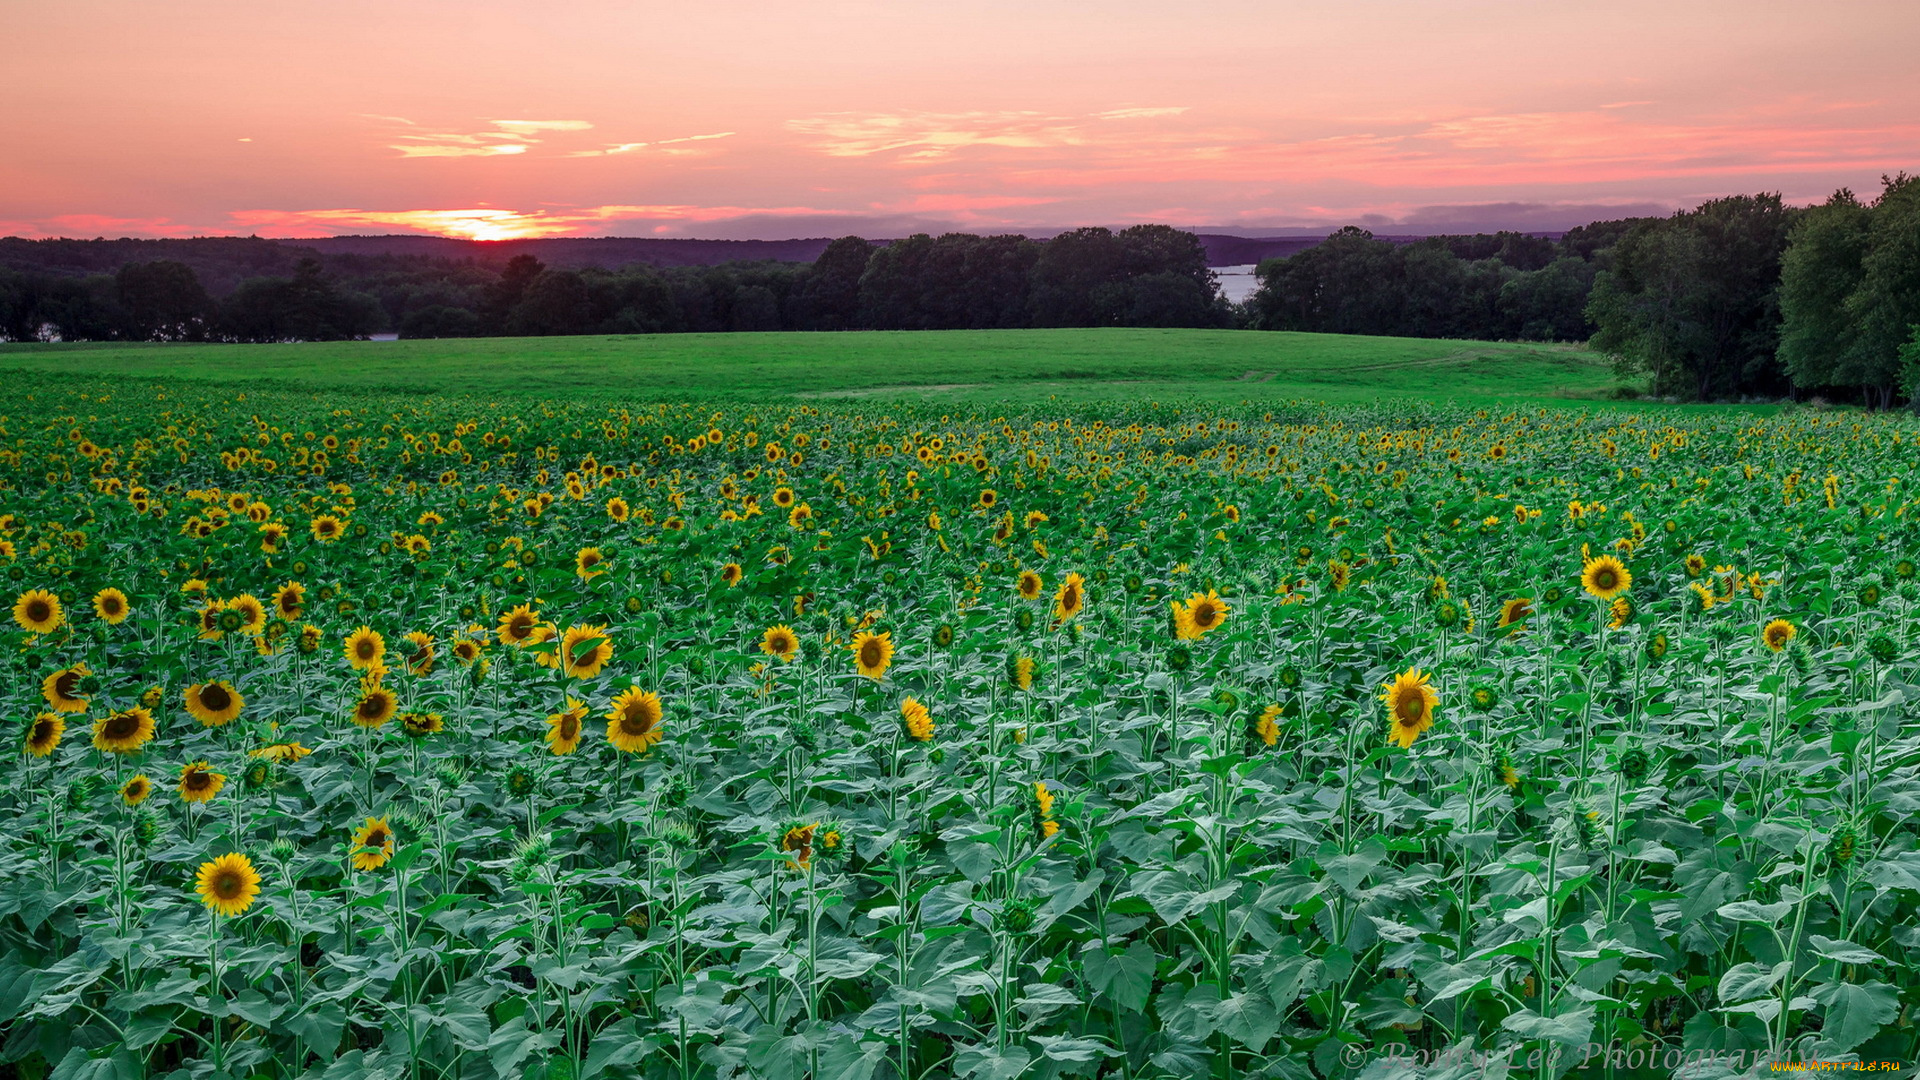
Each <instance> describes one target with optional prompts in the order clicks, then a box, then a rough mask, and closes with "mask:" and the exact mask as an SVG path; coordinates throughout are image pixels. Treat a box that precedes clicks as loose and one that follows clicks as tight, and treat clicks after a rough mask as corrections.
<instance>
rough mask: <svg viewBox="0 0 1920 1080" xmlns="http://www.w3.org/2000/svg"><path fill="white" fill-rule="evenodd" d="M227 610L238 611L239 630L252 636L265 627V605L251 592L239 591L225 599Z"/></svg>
mask: <svg viewBox="0 0 1920 1080" xmlns="http://www.w3.org/2000/svg"><path fill="white" fill-rule="evenodd" d="M227 610H228V611H237V612H239V613H240V620H241V621H240V632H241V633H243V634H246V635H248V636H254V635H257V634H259V633H260V631H262V630H265V629H266V628H267V606H266V605H265V604H262V603H261V602H260V598H259V597H257V596H255V595H253V594H252V593H241V594H240V595H239V596H236V597H234V598H233V599H231V600H229V601H227Z"/></svg>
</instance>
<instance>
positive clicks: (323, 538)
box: [309, 514, 346, 544]
mask: <svg viewBox="0 0 1920 1080" xmlns="http://www.w3.org/2000/svg"><path fill="white" fill-rule="evenodd" d="M309 529H310V530H311V531H312V532H313V538H314V539H315V540H318V541H320V542H321V543H323V544H331V543H333V542H334V541H335V540H338V539H340V537H341V536H342V535H343V534H344V533H345V532H346V526H345V525H343V524H342V523H341V521H340V519H339V518H337V517H334V516H333V515H332V514H321V515H320V516H319V517H317V518H314V519H313V523H312V525H310V526H309Z"/></svg>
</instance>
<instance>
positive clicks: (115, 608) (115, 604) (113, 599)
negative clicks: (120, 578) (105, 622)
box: [100, 596, 120, 615]
mask: <svg viewBox="0 0 1920 1080" xmlns="http://www.w3.org/2000/svg"><path fill="white" fill-rule="evenodd" d="M100 610H101V611H104V612H106V613H107V614H109V615H118V614H119V613H120V598H119V597H117V596H103V597H101V598H100Z"/></svg>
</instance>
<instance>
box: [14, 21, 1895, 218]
mask: <svg viewBox="0 0 1920 1080" xmlns="http://www.w3.org/2000/svg"><path fill="white" fill-rule="evenodd" d="M656 7H657V6H653V5H633V4H629V3H617V2H613V0H587V2H581V3H573V4H567V5H542V4H533V3H530V2H524V0H489V2H480V3H464V2H463V3H455V2H453V0H419V2H413V3H408V4H405V5H392V4H379V3H373V2H371V0H345V2H342V3H339V4H334V5H328V6H326V7H324V8H310V7H309V8H302V7H277V6H267V7H263V6H261V5H249V4H243V3H238V2H230V0H188V2H186V3H182V4H176V5H149V4H136V3H133V2H131V0H67V2H63V3H59V4H32V5H27V4H19V5H13V6H12V8H11V9H10V10H9V11H8V13H7V14H6V16H5V17H4V25H5V26H6V28H7V29H8V30H10V31H12V33H11V35H10V36H11V37H12V38H13V39H14V40H19V41H40V42H77V43H82V44H81V45H80V46H79V47H76V48H65V47H62V48H44V49H25V50H16V51H15V52H14V53H13V54H12V55H10V57H9V61H8V63H7V64H6V65H5V67H4V69H0V87H4V89H5V95H6V100H7V101H8V103H9V108H8V109H7V110H6V112H5V115H4V118H3V119H0V127H3V128H4V131H5V135H6V144H7V145H8V146H10V147H13V148H15V149H14V151H13V152H10V153H8V154H6V155H4V156H3V157H0V235H3V234H15V235H21V236H29V237H43V236H89V237H90V236H95V235H133V236H182V235H202V234H232V233H240V234H245V233H258V234H260V235H271V236H289V237H312V236H326V235H337V234H346V233H374V232H410V233H427V234H438V235H444V236H455V237H463V238H471V239H481V240H498V239H511V238H522V237H542V236H563V235H582V236H603V235H661V236H713V237H767V238H775V237H787V236H807V235H811V236H820V235H834V234H842V233H847V232H862V233H865V234H868V235H875V236H881V235H900V234H902V233H904V232H908V231H914V230H919V229H926V230H930V231H936V232H937V231H942V230H946V229H964V230H967V231H1020V230H1026V231H1036V230H1047V229H1052V228H1061V227H1071V226H1075V225H1080V224H1108V225H1125V224H1130V223H1134V222H1141V221H1161V222H1168V223H1172V224H1179V225H1189V226H1204V225H1212V226H1225V227H1236V228H1242V229H1262V228H1276V229H1278V228H1290V227H1294V228H1313V227H1332V226H1338V225H1340V224H1345V223H1348V222H1356V223H1363V224H1368V225H1370V226H1372V227H1375V228H1381V227H1389V228H1390V227H1392V226H1395V225H1400V226H1405V227H1409V228H1423V227H1432V228H1439V227H1483V226H1492V225H1498V224H1510V225H1514V226H1517V227H1523V228H1553V227H1565V226H1566V225H1569V224H1573V223H1578V222H1580V221H1585V220H1590V219H1592V218H1595V217H1599V216H1620V215H1622V214H1627V213H1646V212H1663V211H1665V210H1668V209H1671V208H1674V207H1678V206H1682V205H1691V204H1693V203H1695V202H1697V201H1699V200H1701V199H1704V198H1708V197H1712V196H1715V195H1720V194H1727V193H1734V192H1749V191H1759V190H1777V191H1781V192H1783V193H1784V194H1785V195H1786V196H1787V197H1788V199H1789V200H1791V201H1797V202H1807V201H1812V200H1816V199H1820V198H1823V197H1825V196H1826V195H1827V194H1828V193H1829V192H1831V191H1832V190H1833V189H1834V188H1836V187H1839V186H1842V185H1848V186H1852V187H1854V188H1856V189H1862V190H1865V189H1870V188H1873V187H1875V186H1876V185H1877V182H1878V177H1879V176H1880V174H1881V173H1884V172H1894V171H1898V170H1901V169H1906V170H1909V171H1911V170H1913V169H1915V168H1916V167H1920V119H1916V118H1920V80H1915V79H1913V78H1912V74H1913V72H1912V60H1911V57H1912V56H1913V55H1914V50H1915V49H1916V48H1917V47H1920V14H1916V9H1915V8H1914V7H1913V6H1912V5H1911V4H1909V3H1904V2H1891V0H1889V2H1880V0H1869V2H1863V3H1858V4H1853V5H1849V6H1847V7H1846V8H1845V9H1844V12H1840V11H1836V10H1835V9H1833V8H1831V7H1829V6H1825V5H1817V4H1814V3H1811V2H1808V0H1785V2H1781V3H1775V4H1770V5H1764V6H1759V7H1756V6H1754V5H1751V4H1743V3H1722V2H1718V0H1714V2H1698V3H1681V4H1674V3H1661V4H1655V3H1642V2H1632V3H1622V4H1613V5H1607V6H1606V9H1605V10H1604V11H1602V10H1601V9H1600V8H1598V7H1595V6H1591V5H1546V4H1533V3H1521V2H1517V0H1514V2H1495V0H1474V2H1464V3H1441V2H1439V0H1378V2H1373V3H1367V4H1342V5H1336V4H1331V3H1328V4H1306V5H1286V6H1282V5H1273V4H1268V3H1253V2H1228V3H1223V4H1219V5H1214V6H1212V7H1210V8H1208V9H1207V10H1206V11H1205V12H1204V13H1202V12H1199V11H1197V10H1193V9H1187V8H1183V7H1181V6H1179V5H1162V4H1151V3H1146V2H1143V0H1122V2H1117V3H1113V4H1108V5H1101V6H1098V7H1095V6H1092V5H1082V4H1078V3H1064V2H1060V3H1050V4H1042V5H1033V4H1016V3H1013V2H1011V0H1004V2H1002V0H968V2H964V3H941V4H935V3H921V2H902V3H889V4H880V3H869V2H864V0H839V2H829V3H817V4H803V5H790V6H782V7H774V6H762V5H747V4H739V3H720V4H705V5H672V6H668V7H666V8H665V9H655V8H656Z"/></svg>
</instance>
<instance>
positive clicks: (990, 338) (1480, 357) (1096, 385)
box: [0, 329, 1616, 403]
mask: <svg viewBox="0 0 1920 1080" xmlns="http://www.w3.org/2000/svg"><path fill="white" fill-rule="evenodd" d="M6 371H16V372H18V371H38V372H64V373H71V374H80V375H102V376H109V377H112V376H122V375H131V376H151V375H161V374H165V375H170V376H176V377H181V378H188V379H199V380H211V381H216V382H223V383H224V382H272V383H279V384H290V385H294V386H300V387H316V388H335V389H349V388H351V389H361V390H394V391H402V392H422V391H447V392H465V393H480V394H486V393H507V392H528V393H535V394H542V395H547V394H566V395H569V396H573V395H577V394H582V393H587V394H592V393H601V392H604V393H610V394H618V395H622V396H631V395H634V394H642V395H651V394H656V393H659V394H670V395H700V396H720V397H731V398H739V397H761V396H767V395H789V394H792V395H823V396H824V395H854V394H857V395H862V396H866V395H889V396H891V395H899V394H907V395H918V394H929V393H935V394H940V395H945V396H951V397H954V398H955V399H961V400H982V399H986V400H993V399H1005V398H1034V397H1044V396H1047V395H1057V396H1059V397H1060V398H1062V399H1068V400H1095V399H1103V398H1139V397H1142V396H1148V395H1151V396H1155V397H1167V396H1176V397H1193V398H1203V399H1209V400H1223V401H1224V400H1240V399H1243V398H1245V399H1267V400H1274V399H1288V398H1314V399H1319V400H1325V401H1352V402H1360V401H1370V400H1374V399H1377V398H1395V399H1405V398H1427V399H1434V400H1438V401H1446V400H1455V401H1459V402H1463V403H1466V402H1482V401H1491V400H1510V401H1539V400H1552V399H1586V400H1594V399H1600V398H1604V397H1606V396H1607V395H1608V392H1609V391H1610V389H1611V388H1612V387H1613V386H1615V385H1616V379H1615V378H1614V375H1613V373H1612V371H1611V370H1610V369H1609V368H1608V366H1607V365H1606V363H1605V362H1604V361H1603V360H1602V359H1601V358H1600V357H1599V356H1597V355H1595V354H1593V353H1590V352H1588V351H1586V350H1585V349H1583V348H1580V347H1577V346H1569V345H1527V344H1502V343H1493V342H1475V341H1439V340H1428V339H1422V338H1387V337H1357V336H1347V335H1335V334H1294V333H1255V332H1247V331H1230V330H1220V331H1211V330H1121V329H1103V330H985V331H975V330H959V331H939V332H925V331H923V332H907V333H848V334H796V333H784V334H782V333H773V334H672V335H657V336H643V337H565V338H485V339H472V340H459V341H406V342H329V343H309V344H297V345H154V344H137V345H112V344H109V345H97V344H74V345H0V374H3V373H4V372H6Z"/></svg>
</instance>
